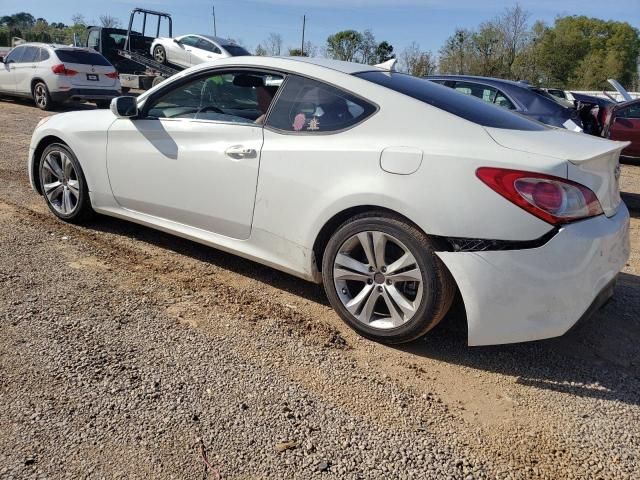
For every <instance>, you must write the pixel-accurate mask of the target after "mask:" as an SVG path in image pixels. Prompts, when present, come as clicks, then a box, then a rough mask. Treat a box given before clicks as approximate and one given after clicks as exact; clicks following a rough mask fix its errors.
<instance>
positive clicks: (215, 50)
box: [189, 38, 224, 65]
mask: <svg viewBox="0 0 640 480" xmlns="http://www.w3.org/2000/svg"><path fill="white" fill-rule="evenodd" d="M223 57H224V55H223V54H222V50H220V47H218V46H217V45H215V44H214V43H212V42H210V41H209V40H205V39H204V38H200V39H199V40H198V43H196V45H195V46H194V47H192V49H191V52H190V57H189V62H190V64H191V65H198V64H200V63H203V62H211V61H213V60H216V59H219V58H223Z"/></svg>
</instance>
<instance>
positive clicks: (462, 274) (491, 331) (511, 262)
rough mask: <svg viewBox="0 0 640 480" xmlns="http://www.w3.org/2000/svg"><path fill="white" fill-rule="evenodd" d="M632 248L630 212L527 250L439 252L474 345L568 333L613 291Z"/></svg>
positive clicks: (570, 228)
mask: <svg viewBox="0 0 640 480" xmlns="http://www.w3.org/2000/svg"><path fill="white" fill-rule="evenodd" d="M629 253H630V244H629V211H628V210H627V208H626V206H625V205H624V203H622V204H621V205H620V208H619V210H618V212H617V213H616V214H615V215H614V216H613V217H610V218H607V217H606V216H604V215H601V216H599V217H596V218H592V219H588V220H584V221H581V222H577V223H573V224H570V225H567V226H565V227H563V228H561V229H560V231H559V232H558V234H557V235H556V236H555V237H553V238H552V239H551V240H550V241H549V242H548V243H546V244H545V245H543V246H541V247H539V248H532V249H526V250H510V251H488V252H468V253H467V252H440V253H438V255H439V256H440V258H441V259H442V261H443V262H444V263H445V264H446V265H447V267H448V268H449V270H450V272H451V274H452V275H453V277H454V278H455V280H456V282H457V284H458V287H459V288H460V292H461V294H462V298H463V300H464V304H465V309H466V312H467V322H468V329H469V345H492V344H502V343H516V342H525V341H531V340H541V339H544V338H551V337H557V336H560V335H563V334H564V333H566V332H567V330H569V329H570V328H571V327H572V326H573V325H574V324H575V323H576V322H577V321H578V320H579V319H581V318H582V317H583V316H586V315H588V314H590V313H592V312H593V310H594V309H597V308H598V307H599V306H601V305H602V304H603V303H604V302H606V300H608V298H609V297H610V296H611V294H612V287H613V283H614V281H615V278H616V277H617V275H618V273H619V272H620V270H622V268H624V266H625V264H626V262H627V260H628V258H629Z"/></svg>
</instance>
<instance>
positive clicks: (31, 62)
mask: <svg viewBox="0 0 640 480" xmlns="http://www.w3.org/2000/svg"><path fill="white" fill-rule="evenodd" d="M39 59H40V49H39V48H38V47H32V46H27V47H25V52H24V54H23V55H22V58H21V59H20V61H19V62H17V63H14V64H13V67H14V70H13V75H14V79H15V82H16V93H19V94H29V93H31V79H32V78H33V76H34V75H35V69H36V62H37V61H38V60H39Z"/></svg>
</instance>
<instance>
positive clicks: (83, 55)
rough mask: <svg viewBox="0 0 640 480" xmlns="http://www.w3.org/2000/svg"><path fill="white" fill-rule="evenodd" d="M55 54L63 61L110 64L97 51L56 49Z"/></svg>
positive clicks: (84, 63)
mask: <svg viewBox="0 0 640 480" xmlns="http://www.w3.org/2000/svg"><path fill="white" fill-rule="evenodd" d="M56 55H57V56H58V58H59V59H60V61H61V62H63V63H81V64H83V65H105V66H106V65H111V64H110V63H109V61H108V60H107V59H106V58H104V57H103V56H102V55H100V54H99V53H98V52H89V51H87V50H56Z"/></svg>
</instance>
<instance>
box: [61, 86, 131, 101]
mask: <svg viewBox="0 0 640 480" xmlns="http://www.w3.org/2000/svg"><path fill="white" fill-rule="evenodd" d="M120 95H121V94H120V91H119V90H107V89H99V88H72V89H70V90H67V91H64V92H60V91H57V92H51V98H52V99H53V101H54V102H67V101H69V100H73V101H79V100H89V101H92V100H111V99H113V98H115V97H119V96H120Z"/></svg>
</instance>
